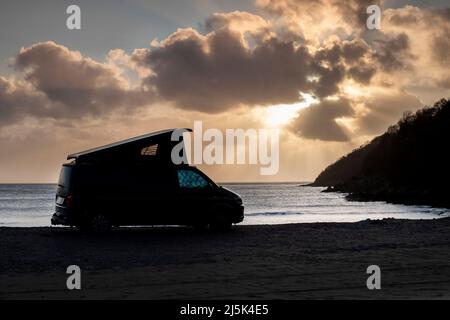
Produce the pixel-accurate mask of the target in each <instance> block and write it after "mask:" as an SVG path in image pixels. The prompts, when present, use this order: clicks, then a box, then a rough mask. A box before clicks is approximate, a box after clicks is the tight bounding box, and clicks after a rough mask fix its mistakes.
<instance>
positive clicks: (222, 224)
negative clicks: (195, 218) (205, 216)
mask: <svg viewBox="0 0 450 320" xmlns="http://www.w3.org/2000/svg"><path fill="white" fill-rule="evenodd" d="M231 226H232V223H231V221H230V219H229V218H228V217H227V215H226V214H224V213H218V214H216V215H215V217H214V218H213V220H212V221H211V223H210V224H209V227H210V229H211V230H214V231H228V230H230V229H231Z"/></svg>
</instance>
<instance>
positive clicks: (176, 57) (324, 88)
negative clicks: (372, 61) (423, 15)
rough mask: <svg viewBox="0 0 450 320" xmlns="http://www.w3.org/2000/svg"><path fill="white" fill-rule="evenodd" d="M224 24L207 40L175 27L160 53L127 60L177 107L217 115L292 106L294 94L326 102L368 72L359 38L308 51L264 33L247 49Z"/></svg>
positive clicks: (154, 51)
mask: <svg viewBox="0 0 450 320" xmlns="http://www.w3.org/2000/svg"><path fill="white" fill-rule="evenodd" d="M233 14H235V13H233ZM239 18H242V17H239ZM225 21H227V23H229V24H232V23H233V22H232V21H233V20H232V19H231V18H230V17H228V19H225V18H224V17H221V18H220V23H209V24H208V25H209V26H210V27H212V26H213V25H214V26H217V25H219V26H220V28H219V29H217V30H213V31H211V32H209V33H208V34H206V35H202V34H200V33H198V32H197V31H195V30H193V29H180V30H178V31H177V32H175V33H174V34H172V35H171V36H169V37H168V38H167V39H166V40H164V41H163V42H161V44H160V46H159V47H154V48H151V49H148V50H147V52H146V54H142V51H140V52H139V55H136V56H134V57H133V59H134V60H135V61H137V62H138V63H139V64H140V65H141V66H146V67H148V68H149V69H151V71H152V75H151V76H149V77H148V78H147V79H145V80H144V83H145V85H146V86H147V87H151V88H155V90H156V91H157V92H158V93H159V95H160V98H162V99H164V100H168V101H172V102H173V103H174V104H175V105H176V106H177V107H179V108H182V109H189V110H197V111H202V112H208V113H216V112H223V111H225V110H228V109H231V108H234V107H236V106H239V105H248V106H251V105H273V104H282V103H295V102H298V101H299V93H300V92H311V93H313V94H314V95H316V96H318V97H327V96H331V95H335V94H337V93H339V85H340V84H341V83H342V81H344V79H345V78H346V77H349V78H353V79H354V80H355V81H357V82H361V83H364V84H367V83H369V82H370V79H371V77H372V76H373V75H374V74H375V69H374V68H373V67H369V66H368V65H366V64H365V63H364V62H363V61H361V59H362V58H363V57H364V56H367V57H370V48H369V47H368V46H367V44H366V43H364V41H362V40H354V41H342V42H339V43H338V42H336V43H333V44H330V45H327V46H324V47H323V48H320V49H319V50H317V51H316V52H314V53H311V51H310V50H309V49H308V48H307V47H306V46H305V45H301V44H298V43H296V42H293V41H290V40H286V39H279V38H276V37H271V36H267V34H266V36H267V37H264V35H262V34H258V36H257V41H253V42H252V45H249V44H248V42H247V41H246V38H245V37H244V35H243V34H242V33H240V32H237V31H234V30H232V28H231V27H228V26H227V25H225V24H224V23H225ZM239 23H241V21H239ZM255 23H257V24H258V25H263V23H261V22H259V21H256V22H255ZM350 68H351V69H350ZM348 70H351V71H349V72H348ZM311 79H313V80H311Z"/></svg>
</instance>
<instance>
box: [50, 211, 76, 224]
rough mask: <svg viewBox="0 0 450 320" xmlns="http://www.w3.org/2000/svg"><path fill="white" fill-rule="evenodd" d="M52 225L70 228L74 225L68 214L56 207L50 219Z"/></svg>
mask: <svg viewBox="0 0 450 320" xmlns="http://www.w3.org/2000/svg"><path fill="white" fill-rule="evenodd" d="M51 223H52V225H63V226H72V225H74V222H73V219H72V218H71V214H70V212H69V211H68V210H67V209H65V208H62V207H59V206H56V210H55V213H54V214H53V216H52V219H51Z"/></svg>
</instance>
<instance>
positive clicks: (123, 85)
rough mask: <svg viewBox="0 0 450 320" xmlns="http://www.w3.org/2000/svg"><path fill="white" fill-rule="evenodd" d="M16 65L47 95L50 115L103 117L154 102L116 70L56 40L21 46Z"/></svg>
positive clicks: (58, 116)
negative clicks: (113, 111) (109, 113)
mask: <svg viewBox="0 0 450 320" xmlns="http://www.w3.org/2000/svg"><path fill="white" fill-rule="evenodd" d="M14 66H15V68H16V70H18V71H20V72H21V73H22V74H23V77H24V80H25V81H26V82H27V83H28V84H30V85H31V86H32V87H33V89H34V90H36V91H37V92H39V93H40V94H43V95H45V97H46V99H47V101H46V103H43V105H42V106H41V108H43V109H50V110H51V111H52V112H46V115H47V116H52V117H55V118H60V117H83V116H87V115H94V116H100V115H102V114H105V113H108V112H110V111H112V110H116V109H119V108H125V107H127V108H134V107H137V106H141V105H143V104H145V103H148V102H150V101H151V100H150V95H149V94H147V93H145V92H143V91H142V90H141V89H140V88H132V87H130V85H129V83H128V82H127V81H126V79H125V78H123V77H122V76H121V74H120V73H119V72H118V70H117V69H115V68H113V67H112V66H110V65H108V64H103V63H99V62H96V61H94V60H92V59H90V58H86V57H83V56H82V55H81V53H80V52H78V51H71V50H69V49H68V48H66V47H64V46H62V45H58V44H56V43H54V42H44V43H37V44H34V45H32V46H30V47H27V48H22V49H21V50H20V52H19V54H18V55H17V56H16V58H15V64H14ZM27 94H28V93H27ZM34 113H35V114H36V112H34Z"/></svg>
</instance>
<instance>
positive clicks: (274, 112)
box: [264, 93, 317, 127]
mask: <svg viewBox="0 0 450 320" xmlns="http://www.w3.org/2000/svg"><path fill="white" fill-rule="evenodd" d="M301 96H302V98H303V101H302V102H298V103H294V104H277V105H273V106H270V107H267V108H266V109H265V114H264V122H265V124H266V125H268V126H269V127H281V126H284V125H286V124H287V123H289V121H291V119H293V118H294V117H295V116H296V115H297V112H298V111H299V110H300V109H304V108H307V107H309V106H310V105H311V104H313V103H315V102H316V101H317V100H316V99H315V98H314V97H313V96H311V95H310V94H305V93H302V94H301Z"/></svg>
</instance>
